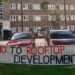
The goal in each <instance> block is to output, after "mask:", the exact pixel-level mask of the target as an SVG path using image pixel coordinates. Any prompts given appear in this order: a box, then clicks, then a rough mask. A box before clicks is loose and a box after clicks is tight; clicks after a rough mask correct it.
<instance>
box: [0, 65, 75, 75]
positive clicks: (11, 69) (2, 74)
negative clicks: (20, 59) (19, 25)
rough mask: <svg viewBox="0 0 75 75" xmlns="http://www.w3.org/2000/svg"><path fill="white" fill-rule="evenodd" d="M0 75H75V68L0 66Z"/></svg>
mask: <svg viewBox="0 0 75 75" xmlns="http://www.w3.org/2000/svg"><path fill="white" fill-rule="evenodd" d="M0 75H75V67H74V66H49V65H47V66H46V65H45V66H44V65H42V66H41V65H40V66H38V65H33V66H32V65H14V64H0Z"/></svg>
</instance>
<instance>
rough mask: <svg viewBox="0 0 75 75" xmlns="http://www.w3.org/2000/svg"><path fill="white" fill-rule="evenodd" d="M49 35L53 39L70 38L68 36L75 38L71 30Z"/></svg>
mask: <svg viewBox="0 0 75 75" xmlns="http://www.w3.org/2000/svg"><path fill="white" fill-rule="evenodd" d="M50 36H51V38H53V39H70V38H75V36H73V35H72V33H71V32H64V31H60V32H54V33H51V35H50Z"/></svg>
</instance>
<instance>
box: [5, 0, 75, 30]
mask: <svg viewBox="0 0 75 75" xmlns="http://www.w3.org/2000/svg"><path fill="white" fill-rule="evenodd" d="M6 11H7V13H8V14H7V13H6V15H8V16H9V17H10V23H11V28H12V30H14V31H25V30H26V29H28V28H29V27H30V28H32V27H34V28H35V27H48V28H51V29H66V28H70V29H74V28H75V0H9V2H8V3H7V10H6ZM8 11H9V12H8ZM65 15H66V16H65Z"/></svg>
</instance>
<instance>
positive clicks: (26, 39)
mask: <svg viewBox="0 0 75 75" xmlns="http://www.w3.org/2000/svg"><path fill="white" fill-rule="evenodd" d="M7 45H9V46H31V45H32V34H31V33H30V32H26V33H25V32H20V33H14V34H13V35H12V37H11V38H10V39H9V41H8V43H7Z"/></svg>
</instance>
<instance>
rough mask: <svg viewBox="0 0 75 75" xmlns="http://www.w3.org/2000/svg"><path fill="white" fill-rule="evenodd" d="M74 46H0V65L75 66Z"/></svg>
mask: <svg viewBox="0 0 75 75" xmlns="http://www.w3.org/2000/svg"><path fill="white" fill-rule="evenodd" d="M74 48H75V46H74V45H69V46H68V45H55V46H45V47H13V46H12V47H4V46H0V63H12V64H33V65H71V64H75V50H74Z"/></svg>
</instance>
